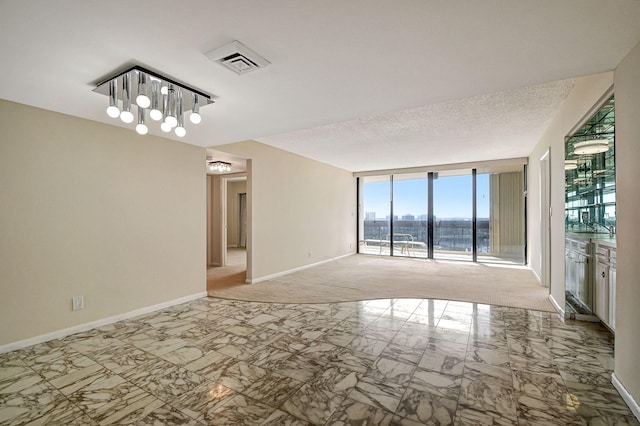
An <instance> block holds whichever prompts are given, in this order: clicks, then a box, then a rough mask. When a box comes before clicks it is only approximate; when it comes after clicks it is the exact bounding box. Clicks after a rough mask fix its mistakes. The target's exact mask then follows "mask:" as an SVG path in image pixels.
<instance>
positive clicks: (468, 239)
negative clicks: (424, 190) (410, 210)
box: [433, 170, 473, 260]
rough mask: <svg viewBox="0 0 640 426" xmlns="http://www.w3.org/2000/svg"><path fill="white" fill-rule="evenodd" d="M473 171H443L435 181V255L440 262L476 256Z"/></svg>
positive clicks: (468, 258)
mask: <svg viewBox="0 0 640 426" xmlns="http://www.w3.org/2000/svg"><path fill="white" fill-rule="evenodd" d="M472 185H473V180H472V175H471V170H456V171H452V172H440V173H438V175H437V178H436V176H435V175H434V180H433V253H434V258H436V259H451V260H471V259H472V256H473V196H472V191H473V187H472Z"/></svg>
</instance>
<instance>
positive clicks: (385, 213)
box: [359, 176, 391, 256]
mask: <svg viewBox="0 0 640 426" xmlns="http://www.w3.org/2000/svg"><path fill="white" fill-rule="evenodd" d="M362 179H363V182H362V186H361V191H362V205H361V206H362V207H361V216H362V219H364V220H361V221H360V223H361V236H360V238H359V239H360V249H359V251H360V253H366V254H376V255H384V256H389V255H390V254H391V245H390V236H391V177H390V176H367V177H365V178H362Z"/></svg>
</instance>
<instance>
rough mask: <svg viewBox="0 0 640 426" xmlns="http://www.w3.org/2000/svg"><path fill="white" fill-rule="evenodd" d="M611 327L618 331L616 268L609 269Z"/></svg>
mask: <svg viewBox="0 0 640 426" xmlns="http://www.w3.org/2000/svg"><path fill="white" fill-rule="evenodd" d="M609 327H611V329H612V330H615V329H616V268H615V267H613V266H612V267H611V269H609Z"/></svg>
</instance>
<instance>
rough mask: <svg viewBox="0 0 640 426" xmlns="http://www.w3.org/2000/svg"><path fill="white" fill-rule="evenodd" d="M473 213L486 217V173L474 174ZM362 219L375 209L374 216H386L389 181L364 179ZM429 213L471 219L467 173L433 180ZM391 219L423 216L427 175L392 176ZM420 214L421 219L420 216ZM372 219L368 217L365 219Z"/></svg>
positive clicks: (470, 199)
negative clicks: (415, 176)
mask: <svg viewBox="0 0 640 426" xmlns="http://www.w3.org/2000/svg"><path fill="white" fill-rule="evenodd" d="M476 185H477V186H476V190H477V205H476V208H477V217H478V218H487V219H488V218H489V195H490V194H489V174H478V175H477V176H476ZM363 195H364V197H363V199H364V206H363V212H364V214H365V219H366V218H367V217H371V216H370V215H371V213H375V219H376V220H382V219H388V217H389V216H390V202H389V199H390V184H389V181H388V180H386V181H377V182H365V184H364V194H363ZM433 204H434V206H433V214H434V216H435V217H436V218H439V219H471V217H472V177H471V175H463V176H448V177H443V178H440V179H436V180H434V194H433ZM393 216H394V220H397V219H400V220H401V218H402V217H403V216H413V217H414V220H426V217H427V178H426V176H425V177H424V178H415V179H396V180H394V183H393ZM421 217H423V218H424V219H421ZM369 220H372V219H369Z"/></svg>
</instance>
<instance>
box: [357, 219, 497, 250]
mask: <svg viewBox="0 0 640 426" xmlns="http://www.w3.org/2000/svg"><path fill="white" fill-rule="evenodd" d="M433 231H434V232H433V247H434V249H435V250H442V251H462V252H471V245H472V222H471V220H464V219H452V220H435V221H434V230H433ZM393 234H394V248H396V246H400V245H401V244H402V243H406V242H414V243H415V244H411V246H413V247H414V250H415V251H420V250H422V249H421V248H420V246H422V244H418V243H423V247H425V248H424V250H426V244H427V221H426V220H394V221H393ZM389 235H390V232H389V222H388V221H387V220H365V221H364V240H365V241H367V240H368V241H369V242H370V243H371V244H369V245H372V244H374V245H375V242H376V241H377V242H379V244H382V245H384V242H385V241H386V242H387V243H386V245H387V246H388V245H389ZM476 235H477V245H478V253H489V251H490V242H489V219H478V221H477V227H476ZM408 236H410V238H409V237H408ZM399 243H400V244H399Z"/></svg>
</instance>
